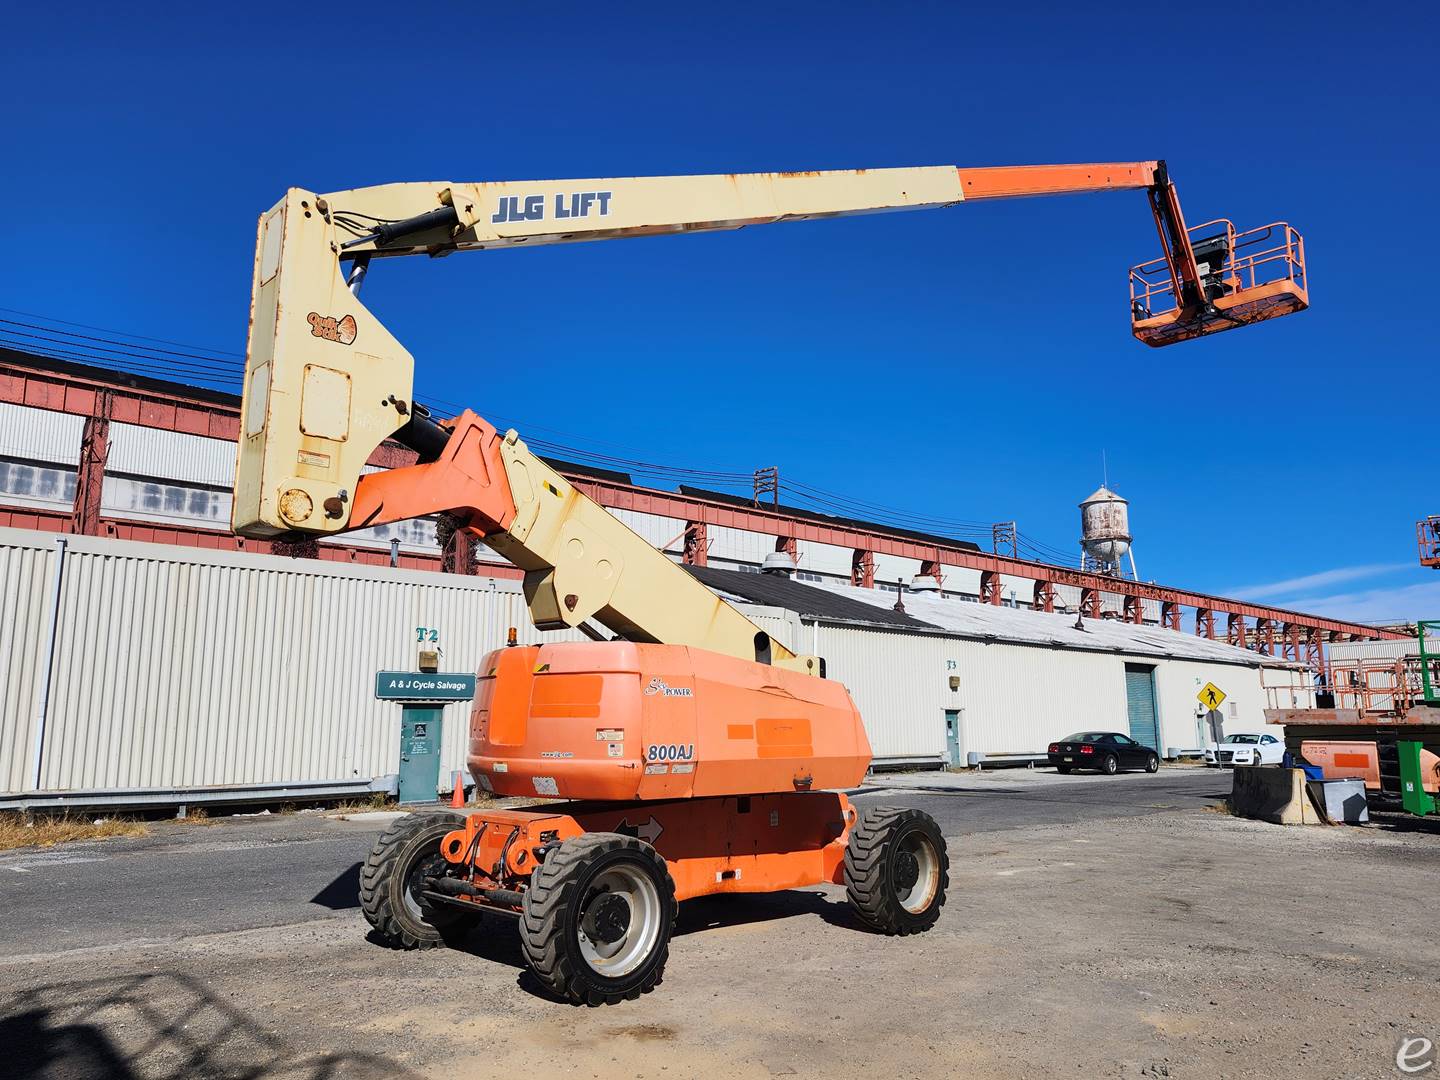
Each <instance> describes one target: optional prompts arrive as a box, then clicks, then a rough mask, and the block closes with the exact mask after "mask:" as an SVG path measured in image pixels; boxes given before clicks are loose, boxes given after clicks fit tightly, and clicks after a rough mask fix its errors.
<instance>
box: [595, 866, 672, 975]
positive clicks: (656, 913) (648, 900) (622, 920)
mask: <svg viewBox="0 0 1440 1080" xmlns="http://www.w3.org/2000/svg"><path fill="white" fill-rule="evenodd" d="M660 924H661V905H660V890H659V889H657V888H656V887H655V882H654V881H653V880H651V878H650V875H649V874H647V873H645V872H644V871H643V870H641V869H639V868H638V867H634V866H623V865H622V866H612V867H610V868H609V869H607V870H604V871H602V872H601V873H600V874H599V875H598V876H597V877H596V878H595V879H594V880H593V881H592V882H591V883H590V885H589V887H588V888H587V889H586V892H585V902H584V903H583V904H582V905H581V907H580V912H579V919H578V920H577V926H576V936H577V938H578V939H579V942H580V955H581V956H582V957H584V958H585V963H586V964H588V965H589V966H590V969H591V970H592V971H594V972H595V973H596V974H598V975H604V976H606V977H607V978H612V979H614V978H621V977H623V976H625V975H629V974H630V973H631V972H632V971H634V970H635V969H636V968H638V967H639V966H640V965H641V964H643V963H644V962H645V959H646V957H648V956H649V955H650V953H651V951H652V950H653V949H654V948H655V942H656V940H657V939H658V938H659V937H660Z"/></svg>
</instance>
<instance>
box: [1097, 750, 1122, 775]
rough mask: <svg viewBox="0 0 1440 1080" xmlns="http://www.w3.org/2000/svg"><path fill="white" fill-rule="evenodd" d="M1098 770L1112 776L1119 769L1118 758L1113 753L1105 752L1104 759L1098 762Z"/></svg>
mask: <svg viewBox="0 0 1440 1080" xmlns="http://www.w3.org/2000/svg"><path fill="white" fill-rule="evenodd" d="M1100 771H1101V772H1103V773H1104V774H1105V775H1106V776H1114V775H1115V774H1116V773H1117V772H1119V771H1120V759H1119V758H1117V757H1116V756H1115V755H1114V754H1106V755H1105V760H1104V761H1102V762H1101V763H1100Z"/></svg>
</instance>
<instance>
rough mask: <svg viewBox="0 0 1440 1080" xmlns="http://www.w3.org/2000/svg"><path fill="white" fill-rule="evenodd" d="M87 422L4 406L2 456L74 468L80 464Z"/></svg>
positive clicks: (0, 414) (0, 421)
mask: <svg viewBox="0 0 1440 1080" xmlns="http://www.w3.org/2000/svg"><path fill="white" fill-rule="evenodd" d="M84 430H85V418H84V417H83V416H74V415H72V414H70V413H62V412H51V411H50V410H49V409H32V408H31V407H30V406H28V405H11V404H10V403H9V402H0V454H4V455H5V456H7V457H18V458H24V459H25V460H26V461H43V462H47V463H49V464H52V465H69V466H71V467H74V466H75V465H77V464H79V462H80V438H81V435H82V434H83V433H84Z"/></svg>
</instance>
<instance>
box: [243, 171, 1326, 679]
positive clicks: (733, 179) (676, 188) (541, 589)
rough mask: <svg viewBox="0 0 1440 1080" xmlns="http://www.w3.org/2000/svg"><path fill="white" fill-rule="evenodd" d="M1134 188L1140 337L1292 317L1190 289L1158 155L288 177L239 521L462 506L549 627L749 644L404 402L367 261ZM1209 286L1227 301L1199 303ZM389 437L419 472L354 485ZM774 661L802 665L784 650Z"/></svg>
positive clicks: (265, 272)
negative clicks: (597, 625)
mask: <svg viewBox="0 0 1440 1080" xmlns="http://www.w3.org/2000/svg"><path fill="white" fill-rule="evenodd" d="M1134 188H1145V189H1147V190H1148V191H1149V192H1150V196H1151V200H1152V204H1153V205H1154V207H1155V216H1156V221H1157V224H1158V225H1159V227H1160V232H1161V240H1162V247H1163V249H1164V251H1165V260H1166V262H1167V263H1168V265H1169V268H1170V272H1171V276H1172V280H1173V293H1174V296H1175V297H1176V298H1178V299H1177V305H1179V306H1178V310H1177V311H1176V312H1175V313H1174V314H1170V313H1167V312H1164V311H1161V312H1158V313H1152V312H1151V311H1150V310H1149V309H1148V307H1146V308H1145V310H1144V311H1141V310H1140V305H1137V306H1136V312H1137V313H1136V315H1135V318H1136V319H1137V320H1141V319H1142V316H1143V321H1138V322H1137V323H1136V326H1137V336H1139V334H1140V327H1142V326H1143V327H1147V328H1148V327H1151V326H1152V324H1153V325H1154V326H1157V327H1159V329H1156V330H1154V331H1153V334H1154V336H1153V338H1146V340H1151V343H1152V344H1155V343H1159V344H1163V343H1165V342H1167V341H1170V340H1183V339H1184V338H1185V337H1187V336H1198V334H1200V333H1207V332H1213V330H1214V329H1217V328H1218V329H1224V328H1225V327H1226V326H1227V325H1241V324H1242V323H1243V321H1245V320H1246V319H1249V320H1250V321H1254V320H1258V319H1261V318H1268V317H1273V315H1275V314H1284V313H1286V312H1287V311H1289V310H1299V309H1301V308H1303V307H1304V305H1305V303H1306V300H1305V297H1304V294H1303V291H1300V290H1298V288H1294V287H1292V284H1291V283H1288V282H1281V283H1279V284H1278V285H1277V286H1267V287H1266V289H1254V288H1252V289H1250V290H1249V291H1248V294H1247V290H1246V289H1244V288H1241V287H1240V286H1241V285H1243V284H1244V283H1242V282H1239V281H1238V279H1237V280H1236V282H1235V283H1233V284H1232V283H1231V282H1230V281H1228V280H1227V281H1223V282H1221V281H1219V280H1218V274H1219V271H1218V266H1219V265H1220V264H1222V263H1223V262H1224V260H1223V258H1217V259H1216V266H1215V267H1211V270H1210V272H1211V277H1210V278H1207V279H1206V280H1205V281H1204V282H1202V281H1201V280H1200V278H1199V277H1198V276H1197V271H1196V264H1195V256H1194V252H1193V251H1192V250H1191V246H1190V240H1189V237H1188V233H1187V231H1186V229H1185V227H1184V222H1183V220H1182V219H1181V218H1180V215H1179V203H1178V201H1176V199H1175V197H1174V189H1173V187H1172V186H1171V185H1170V183H1169V180H1168V178H1167V177H1166V176H1165V171H1164V166H1163V163H1160V162H1154V161H1148V162H1120V163H1109V164H1092V165H1045V166H1021V167H1007V168H982V169H957V168H955V167H953V166H949V165H944V166H934V167H925V168H906V169H868V170H866V169H857V170H846V171H834V172H787V173H753V174H737V173H727V174H722V175H715V176H659V177H621V178H612V179H603V180H536V181H505V182H496V183H478V184H476V183H465V184H456V183H407V184H386V185H382V186H379V187H369V188H356V189H353V190H350V191H339V192H333V193H331V194H328V195H317V194H314V193H312V192H309V191H304V190H301V189H299V188H292V189H291V190H290V191H289V192H287V193H286V195H285V197H284V199H282V200H281V201H280V202H279V203H278V204H277V205H276V206H274V207H273V208H271V210H270V211H268V212H267V213H266V214H265V215H264V216H262V217H261V219H260V228H259V236H258V240H257V245H256V257H255V272H254V278H253V284H252V293H251V309H250V339H249V350H248V352H247V355H246V363H245V390H244V400H243V403H242V407H241V423H240V434H239V440H238V441H239V455H238V460H237V466H236V479H235V500H234V510H233V517H232V524H233V526H234V529H235V531H236V532H238V533H242V534H244V535H248V536H261V537H264V536H278V535H281V534H284V533H289V532H302V533H309V534H315V535H324V534H334V533H341V532H344V531H346V530H349V529H356V528H363V527H365V526H368V525H374V524H379V523H381V522H390V521H398V520H401V519H403V518H408V517H416V516H421V515H425V514H433V513H438V512H444V511H461V512H463V513H465V514H466V515H467V520H468V521H469V523H470V526H471V527H472V528H474V529H475V530H476V531H477V532H479V533H481V534H482V535H484V537H485V539H486V540H487V542H488V543H489V544H490V545H491V546H492V547H494V548H495V549H496V550H497V551H499V552H501V553H502V554H503V555H505V556H506V557H507V558H509V559H510V560H511V561H512V562H513V563H515V564H516V565H517V566H519V567H520V568H521V569H523V570H524V571H525V573H526V595H527V598H528V600H529V602H530V605H531V611H532V613H533V614H534V615H535V619H536V622H537V624H539V625H541V626H560V625H566V626H582V627H583V624H584V621H585V620H586V619H589V618H592V617H593V618H594V619H596V620H597V621H599V622H601V623H602V624H603V625H605V626H607V627H609V628H610V629H612V630H613V631H615V632H616V633H620V634H623V635H625V636H626V637H629V638H632V639H634V640H641V641H646V640H649V641H658V642H666V643H684V644H694V645H700V646H703V647H706V648H712V649H716V650H717V651H723V652H728V653H730V654H731V655H749V654H750V653H751V652H761V653H763V652H764V651H765V650H766V649H768V646H766V645H764V643H763V642H762V640H761V639H762V638H764V635H763V634H761V633H760V632H759V630H758V628H757V627H755V626H754V624H753V623H750V622H749V620H747V619H746V618H745V617H744V616H743V615H741V614H740V613H739V612H738V611H736V610H735V609H733V608H731V607H730V606H729V605H728V604H726V603H724V601H722V600H720V599H719V598H718V597H716V596H715V595H714V594H713V593H711V592H710V591H709V590H708V589H706V588H705V587H704V586H702V585H700V584H699V583H698V582H696V581H695V580H694V579H693V578H691V577H690V576H689V575H688V574H686V573H685V572H684V571H682V570H680V569H679V568H678V567H675V566H674V565H673V564H672V563H670V561H669V560H668V559H667V558H666V557H665V556H664V555H663V553H659V552H656V551H655V550H654V549H653V548H651V547H650V546H649V545H648V544H647V543H646V542H645V541H643V540H642V539H640V538H639V537H638V536H636V535H635V534H634V533H632V532H630V530H629V529H627V528H625V526H624V525H623V524H621V523H620V522H619V521H618V520H616V519H615V518H613V517H612V516H611V515H609V514H607V513H606V512H605V511H604V510H602V509H601V508H600V507H598V506H596V505H595V504H593V503H591V502H590V500H588V499H587V498H586V497H585V496H584V495H583V494H581V493H580V492H578V491H576V490H575V489H574V488H573V487H572V486H571V485H570V484H569V483H568V482H567V481H565V479H564V478H563V477H561V476H560V475H559V474H558V473H556V472H554V470H552V469H550V468H548V466H546V465H545V464H544V463H543V462H541V461H540V460H539V459H538V458H537V457H535V456H534V455H533V454H531V453H530V452H529V451H528V450H527V449H526V448H525V445H524V443H522V442H520V441H519V440H518V439H517V438H515V437H514V433H513V432H512V433H510V434H509V435H507V436H506V437H504V438H501V437H500V436H499V435H498V434H497V433H496V431H495V430H494V429H493V428H491V427H489V426H488V425H486V424H484V422H483V421H481V420H479V419H478V418H477V417H474V416H473V414H469V413H467V414H465V416H463V417H461V418H459V420H457V421H456V422H455V423H454V424H452V425H450V426H447V427H443V428H442V427H441V426H440V425H437V424H435V423H434V421H432V420H429V419H428V417H427V416H426V415H425V414H424V411H423V410H422V409H421V408H420V407H419V406H417V405H416V403H415V401H414V396H413V391H414V387H413V371H414V362H413V360H412V358H411V356H410V354H409V353H408V352H406V350H405V349H404V347H402V346H401V345H400V343H399V342H398V341H396V340H395V338H394V337H393V336H392V335H391V334H390V333H389V331H387V330H386V329H385V327H384V326H383V325H382V324H381V323H380V321H379V320H378V319H377V318H376V317H375V316H374V315H373V314H371V312H370V311H369V310H368V309H367V308H366V307H365V305H364V304H363V303H361V302H360V300H359V295H358V294H359V286H360V282H361V280H362V279H363V276H364V272H365V269H366V267H367V266H368V265H369V263H370V262H371V261H372V260H373V259H375V258H385V257H395V256H402V255H417V254H430V255H445V254H449V253H451V252H453V251H463V250H488V249H494V248H511V247H520V246H527V245H529V246H534V245H537V244H554V243H568V242H578V241H584V240H605V239H612V238H621V237H631V236H648V235H659V234H666V233H683V232H693V231H705V230H718V229H738V228H742V227H744V226H746V225H757V224H763V223H768V222H776V221H803V220H807V219H810V218H822V217H840V216H844V215H849V214H866V213H881V212H885V211H894V210H918V209H924V208H926V207H935V206H945V205H950V204H953V203H958V202H962V201H965V200H967V199H994V198H1012V197H1019V196H1029V195H1058V194H1067V193H1072V192H1087V191H1107V190H1124V189H1134ZM1287 237H1288V233H1287ZM1286 244H1287V246H1286V249H1285V250H1286V252H1287V258H1288V252H1289V241H1288V239H1287V241H1286ZM1253 258H1254V259H1258V258H1259V256H1255V257H1253ZM1252 261H1253V260H1252ZM1142 269H1143V267H1142ZM1252 284H1253V283H1252ZM1202 286H1203V287H1202ZM1206 289H1210V290H1213V291H1215V294H1216V295H1217V296H1218V295H1220V294H1221V293H1224V294H1225V295H1224V297H1223V298H1222V299H1218V300H1215V301H1214V303H1211V299H1210V295H1209V293H1207V292H1206V291H1205V290H1206ZM1266 290H1269V291H1268V292H1267V291H1266ZM1153 291H1154V289H1153V288H1149V289H1148V291H1147V296H1148V295H1149V293H1150V292H1153ZM1260 293H1264V295H1259V294H1260ZM1272 294H1273V295H1272ZM1251 296H1255V297H1256V299H1255V301H1254V303H1253V304H1250V297H1251ZM1246 304H1250V308H1253V309H1254V310H1253V311H1252V310H1249V309H1247V307H1246ZM1219 305H1229V306H1228V308H1227V310H1226V311H1224V312H1219V311H1217V310H1216V308H1217V307H1218V306H1219ZM1261 305H1271V306H1269V307H1262V306H1261ZM1202 307H1203V309H1204V311H1203V313H1202V314H1201V315H1197V312H1198V311H1200V309H1201V308H1202ZM391 436H394V437H396V438H397V439H399V440H400V441H401V442H403V443H405V444H406V445H407V446H410V447H412V448H414V449H416V450H417V451H418V452H419V454H420V462H421V463H420V464H418V465H416V466H412V467H409V468H405V469H396V470H392V471H391V472H389V473H376V474H371V475H368V476H364V475H362V473H363V471H364V467H365V464H366V461H367V460H368V459H369V457H370V455H371V453H373V452H374V450H375V449H376V448H377V447H378V446H379V445H380V444H381V443H382V442H384V441H385V440H386V439H387V438H390V437H391ZM774 658H775V659H776V661H777V662H783V663H787V664H790V665H792V666H801V667H803V666H804V664H805V663H806V662H808V658H804V657H799V658H796V657H793V656H791V655H790V654H789V653H787V652H785V651H784V650H779V652H778V654H777V655H776V656H775V657H774Z"/></svg>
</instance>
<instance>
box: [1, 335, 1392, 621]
mask: <svg viewBox="0 0 1440 1080" xmlns="http://www.w3.org/2000/svg"><path fill="white" fill-rule="evenodd" d="M104 392H108V393H109V394H110V410H109V413H110V417H109V418H110V420H112V421H115V422H118V423H128V424H138V425H141V426H144V427H154V428H161V429H163V430H166V431H181V432H186V433H188V434H192V435H203V436H207V437H209V438H213V439H226V440H229V441H233V440H234V439H235V437H236V433H237V432H238V430H239V406H238V403H236V404H225V403H223V402H218V401H207V400H204V399H203V397H201V396H196V397H186V396H185V395H184V394H181V393H177V392H170V391H166V390H163V389H156V388H154V387H150V386H144V387H140V386H130V385H126V384H124V383H121V382H116V381H113V380H110V381H107V380H102V379H100V378H98V377H89V376H86V375H83V374H72V373H69V372H63V373H62V372H58V371H50V370H46V369H44V368H34V367H30V366H27V365H26V364H25V363H24V362H23V360H22V359H21V354H16V353H13V352H11V353H9V354H8V355H5V354H0V401H8V402H12V403H14V404H18V405H30V406H33V407H35V408H41V409H52V410H55V411H58V412H68V413H74V414H77V415H80V416H87V417H89V416H98V415H102V414H103V411H104V410H103V405H102V403H101V400H100V395H101V394H102V393H104ZM414 460H415V456H414V454H413V453H412V452H411V451H409V450H406V449H404V448H403V447H400V446H396V445H393V444H386V445H384V446H381V447H380V449H378V450H377V451H376V452H375V453H374V454H373V455H371V458H370V464H372V465H376V466H379V467H381V468H396V467H399V466H402V465H409V464H413V463H414ZM570 480H571V481H572V482H573V483H574V484H575V486H576V487H578V488H580V489H581V490H582V491H584V492H585V493H586V494H587V495H589V496H590V497H591V498H592V499H594V500H595V501H596V502H598V503H600V504H601V505H602V506H606V507H610V508H612V509H624V510H634V511H636V512H639V513H648V514H658V515H662V516H665V517H672V518H678V519H679V520H681V521H685V522H690V523H693V524H694V525H701V526H706V525H714V526H725V527H729V528H734V529H743V530H746V531H750V532H757V533H763V534H768V535H770V536H775V537H786V538H792V539H794V540H797V541H808V542H811V543H820V544H833V545H835V546H836V547H843V548H849V549H851V550H852V551H854V552H855V560H854V572H853V573H852V581H854V582H855V583H856V584H865V585H873V582H874V579H873V573H874V570H873V566H874V556H875V555H877V554H884V555H897V556H900V557H902V558H909V559H915V560H916V561H917V562H921V563H923V562H926V561H930V560H933V561H935V562H938V563H940V564H941V565H942V566H958V567H962V568H964V569H969V570H978V571H979V572H980V573H981V575H982V579H984V580H987V581H994V582H995V585H994V586H992V589H991V592H992V595H993V597H994V598H997V599H998V597H999V594H1000V593H999V581H998V575H1001V574H1005V575H1009V576H1012V577H1018V578H1027V579H1030V580H1032V581H1037V582H1042V581H1043V582H1049V583H1050V585H1051V586H1052V587H1053V586H1055V585H1069V586H1071V587H1073V588H1077V589H1080V590H1082V592H1086V591H1088V592H1090V593H1093V594H1094V595H1095V598H1096V600H1097V601H1098V599H1099V595H1100V594H1101V593H1110V594H1113V595H1119V596H1121V597H1133V598H1135V600H1136V601H1139V600H1153V601H1156V602H1158V603H1161V604H1164V603H1167V602H1168V603H1171V604H1181V605H1184V606H1186V607H1192V608H1199V609H1202V610H1204V611H1207V612H1210V613H1211V615H1210V618H1212V619H1213V617H1214V614H1225V615H1228V616H1230V617H1231V618H1232V619H1237V620H1239V621H1240V624H1241V625H1242V626H1243V625H1244V620H1246V619H1250V620H1254V621H1256V622H1257V623H1258V622H1259V621H1261V620H1267V621H1270V622H1271V623H1272V625H1273V624H1274V623H1294V624H1295V625H1297V626H1300V627H1304V628H1306V629H1307V630H1312V631H1320V632H1323V633H1328V634H1332V635H1340V636H1342V637H1354V638H1361V639H1382V638H1401V637H1403V636H1404V635H1402V634H1397V633H1394V632H1392V631H1388V630H1381V629H1379V628H1378V627H1373V626H1366V625H1364V624H1363V623H1353V622H1346V621H1345V620H1343V619H1327V618H1324V617H1322V616H1318V615H1308V614H1305V613H1304V612H1298V611H1287V610H1285V609H1283V608H1271V607H1265V606H1263V605H1260V604H1250V603H1246V602H1244V601H1241V600H1229V599H1226V598H1224V597H1219V596H1209V595H1207V594H1205V593H1198V592H1193V591H1191V590H1189V589H1176V588H1171V587H1168V586H1164V585H1152V584H1149V583H1147V582H1142V581H1129V580H1126V579H1124V578H1112V577H1106V576H1104V575H1101V574H1091V573H1086V572H1085V571H1081V570H1070V569H1066V568H1065V567H1060V566H1051V565H1049V564H1047V563H1037V562H1030V561H1029V560H1026V559H1017V558H1014V557H1012V556H1006V555H995V554H986V553H985V552H978V551H971V550H970V549H968V548H960V547H956V548H946V547H940V546H937V545H936V544H935V543H934V542H926V543H921V542H920V541H917V540H910V539H906V538H904V537H900V536H895V535H893V534H890V533H886V532H884V531H883V530H881V529H878V528H877V529H873V530H872V529H866V528H864V527H862V526H854V525H839V524H835V525H831V524H827V523H821V522H815V521H810V520H807V519H803V518H801V519H795V518H790V517H787V516H786V515H785V514H784V513H783V512H782V511H777V510H766V509H761V508H759V507H754V508H750V507H737V506H734V505H731V504H728V503H722V502H718V501H711V500H707V499H705V498H703V497H700V496H694V495H681V494H680V493H679V492H671V491H657V490H654V489H651V488H643V487H637V486H634V485H628V484H621V483H618V482H615V481H609V480H599V479H596V478H595V477H591V476H571V477H570ZM15 513H18V514H19V515H20V516H22V517H23V516H24V515H25V514H26V513H28V512H27V511H16V512H15ZM63 518H64V520H65V521H66V522H67V523H68V521H69V516H68V515H63ZM0 524H8V522H7V521H5V520H4V515H3V514H0ZM106 524H107V526H114V527H115V528H117V529H118V530H121V531H126V530H128V531H134V532H136V533H137V534H143V533H147V532H150V533H156V534H157V538H158V534H160V533H161V532H165V531H168V533H169V534H172V535H175V536H177V537H179V536H188V535H191V534H194V535H195V536H197V537H209V538H211V540H210V541H209V542H201V544H200V546H205V547H218V546H225V547H230V546H232V545H238V540H237V538H236V537H230V536H226V534H224V533H215V532H210V531H208V530H203V529H186V528H183V527H177V526H159V525H156V526H152V525H149V524H148V523H143V522H120V521H114V522H110V521H107V522H106ZM61 531H68V529H62V530H61ZM111 535H121V532H116V533H112V534H111ZM141 538H142V536H141V535H136V536H135V537H134V539H141ZM217 539H218V540H219V541H224V542H225V543H217V542H215V541H216V540H217ZM159 542H162V543H164V542H171V543H185V542H187V541H185V540H183V539H175V540H164V539H161V540H159ZM254 543H255V542H254V541H251V542H250V544H251V545H254ZM242 550H243V549H242ZM248 550H257V549H256V548H255V547H254V546H252V547H250V548H248ZM321 550H322V553H323V552H328V551H332V550H333V551H344V552H351V551H353V552H355V553H356V554H354V555H353V556H350V555H346V556H344V558H345V559H346V560H348V561H356V562H366V563H368V562H372V561H375V562H379V563H382V564H386V563H388V562H389V555H388V553H383V552H371V551H368V550H366V549H359V548H346V547H335V548H330V547H329V545H328V544H327V545H321ZM371 556H375V557H376V558H374V559H372V558H371ZM322 557H323V558H331V557H332V556H331V555H329V554H322ZM334 557H336V558H339V557H340V556H334ZM407 560H408V564H409V565H416V566H418V565H420V564H421V562H422V561H423V562H424V565H425V568H427V569H429V568H438V565H439V559H438V557H421V556H408V555H406V556H401V563H402V565H407ZM508 569H509V568H508V567H501V566H489V565H487V566H485V568H484V573H486V574H487V575H490V576H512V574H510V573H506V571H507V570H508ZM986 574H992V575H996V577H994V578H984V575H986ZM1082 606H1083V605H1082ZM1097 606H1098V605H1097ZM1202 636H1205V634H1204V631H1202Z"/></svg>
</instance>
